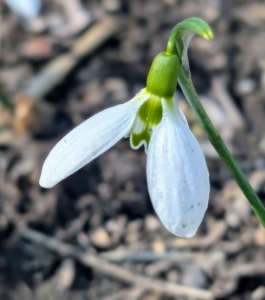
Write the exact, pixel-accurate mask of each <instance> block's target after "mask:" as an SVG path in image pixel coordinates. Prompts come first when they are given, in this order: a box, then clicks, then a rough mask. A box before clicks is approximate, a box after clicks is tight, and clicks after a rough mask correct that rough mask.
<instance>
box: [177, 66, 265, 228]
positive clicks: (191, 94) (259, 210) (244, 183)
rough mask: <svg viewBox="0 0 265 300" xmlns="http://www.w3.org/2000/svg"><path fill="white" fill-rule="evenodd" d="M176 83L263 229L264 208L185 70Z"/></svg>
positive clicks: (181, 69)
mask: <svg viewBox="0 0 265 300" xmlns="http://www.w3.org/2000/svg"><path fill="white" fill-rule="evenodd" d="M178 81H179V84H180V87H181V89H182V91H183V93H184V95H185V96H186V99H187V100H188V102H189V105H190V106H191V108H192V109H193V111H194V112H195V113H196V115H197V117H198V118H199V120H200V122H201V124H202V126H203V128H204V130H205V131H206V133H207V135H208V138H209V140H210V142H211V143H212V145H213V146H214V148H215V150H216V151H217V152H218V154H219V156H220V157H221V159H222V160H223V161H224V162H225V164H226V165H227V167H228V169H229V170H230V172H231V173H232V175H233V177H234V179H235V181H236V182H237V184H238V185H239V187H240V188H241V190H242V191H243V193H244V195H245V196H246V198H247V200H248V201H249V203H250V205H251V207H252V209H253V211H254V213H255V214H256V216H257V217H258V219H259V221H260V223H261V224H262V225H263V227H265V208H264V206H263V205H262V203H261V201H260V199H259V198H258V196H257V195H256V193H255V191H254V190H253V188H252V187H251V185H250V184H249V182H248V180H247V179H246V177H245V175H244V174H243V172H242V171H241V170H240V169H239V167H238V165H237V163H236V162H235V160H234V158H233V157H232V155H231V154H230V152H229V150H228V149H227V147H226V145H225V143H224V142H223V140H222V138H221V137H220V135H219V133H218V132H217V131H216V130H215V128H214V126H213V124H212V122H211V120H210V119H209V117H208V115H207V114H206V112H205V110H204V108H203V106H202V104H201V102H200V100H199V98H198V95H197V93H196V90H195V88H194V87H193V84H192V81H191V80H190V78H189V77H188V76H187V75H186V73H185V70H184V69H183V68H180V72H179V77H178Z"/></svg>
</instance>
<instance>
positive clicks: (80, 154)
mask: <svg viewBox="0 0 265 300" xmlns="http://www.w3.org/2000/svg"><path fill="white" fill-rule="evenodd" d="M140 104H141V101H139V99H136V98H134V99H133V100H131V101H129V102H127V103H125V104H121V105H117V106H114V107H111V108H108V109H106V110H104V111H102V112H100V113H98V114H96V115H95V116H93V117H91V118H90V119H88V120H86V121H84V122H83V123H82V124H80V125H79V126H77V127H76V128H75V129H73V130H72V131H71V132H70V133H68V134H67V135H66V136H65V137H64V138H63V139H62V140H61V141H60V142H59V143H58V144H57V145H56V146H55V147H54V148H53V149H52V151H51V152H50V154H49V156H48V157H47V159H46V161H45V162H44V165H43V169H42V173H41V178H40V185H41V186H43V187H46V188H48V187H53V186H54V185H55V184H56V183H58V182H59V181H61V180H62V179H64V178H66V177H67V176H69V175H71V174H72V173H74V172H75V171H77V170H79V169H80V168H82V167H83V166H84V165H86V164H87V163H89V162H90V161H91V160H93V159H94V158H96V157H97V156H99V155H100V154H102V153H103V152H105V151H106V150H108V149H109V148H110V147H112V146H113V145H114V144H116V143H117V142H118V141H119V140H120V139H121V138H122V137H124V136H125V135H126V134H128V132H129V131H130V129H131V127H132V125H133V122H134V119H135V116H136V113H137V110H138V108H139V105H140Z"/></svg>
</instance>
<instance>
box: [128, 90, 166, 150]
mask: <svg viewBox="0 0 265 300" xmlns="http://www.w3.org/2000/svg"><path fill="white" fill-rule="evenodd" d="M161 119H162V105H161V98H160V97H157V96H154V95H150V98H149V99H148V100H146V101H145V102H144V103H143V104H142V105H141V107H140V108H139V110H138V113H137V116H136V119H135V122H134V125H133V128H132V131H131V136H130V142H131V147H132V148H133V149H138V148H139V147H140V146H141V145H144V146H145V149H146V150H147V147H148V144H149V141H150V138H151V134H152V131H153V129H154V128H155V126H157V125H158V124H159V123H160V121H161Z"/></svg>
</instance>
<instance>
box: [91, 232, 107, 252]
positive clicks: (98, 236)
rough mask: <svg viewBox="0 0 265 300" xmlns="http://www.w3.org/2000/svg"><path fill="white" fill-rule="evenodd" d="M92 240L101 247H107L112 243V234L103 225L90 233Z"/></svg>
mask: <svg viewBox="0 0 265 300" xmlns="http://www.w3.org/2000/svg"><path fill="white" fill-rule="evenodd" d="M90 240H91V242H92V244H93V245H95V246H96V247H99V248H104V249H107V248H109V247H110V245H111V239H110V236H109V234H108V233H107V231H106V230H105V229H104V228H103V227H99V228H97V229H96V230H94V231H93V232H92V233H91V235H90Z"/></svg>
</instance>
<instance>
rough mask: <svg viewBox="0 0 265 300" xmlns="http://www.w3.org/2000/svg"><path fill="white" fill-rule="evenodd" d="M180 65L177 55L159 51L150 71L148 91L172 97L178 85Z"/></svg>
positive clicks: (163, 96) (162, 96)
mask: <svg viewBox="0 0 265 300" xmlns="http://www.w3.org/2000/svg"><path fill="white" fill-rule="evenodd" d="M179 67H180V64H179V59H178V57H177V55H175V54H167V53H165V52H161V53H159V54H158V55H157V56H156V57H155V59H154V60H153V63H152V65H151V68H150V71H149V73H148V77H147V83H146V85H147V91H148V92H150V93H151V94H153V95H156V96H159V97H161V98H170V97H172V96H173V95H174V93H175V90H176V86H177V80H178V71H179Z"/></svg>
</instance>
